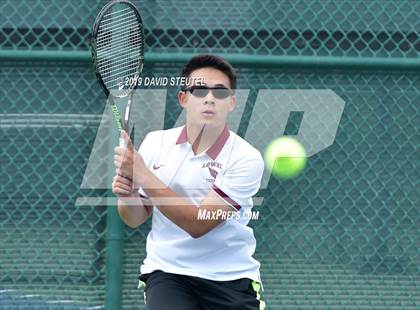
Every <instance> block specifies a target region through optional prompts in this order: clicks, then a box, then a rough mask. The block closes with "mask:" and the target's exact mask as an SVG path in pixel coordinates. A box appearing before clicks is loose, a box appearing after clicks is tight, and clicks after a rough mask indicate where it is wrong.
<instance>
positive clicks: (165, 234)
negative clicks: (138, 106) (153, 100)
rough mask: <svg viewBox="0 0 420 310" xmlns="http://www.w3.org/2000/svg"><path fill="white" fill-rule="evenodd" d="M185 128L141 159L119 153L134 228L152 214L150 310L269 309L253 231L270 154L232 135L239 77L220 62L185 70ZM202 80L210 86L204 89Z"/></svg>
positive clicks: (145, 271)
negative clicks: (253, 212) (229, 124)
mask: <svg viewBox="0 0 420 310" xmlns="http://www.w3.org/2000/svg"><path fill="white" fill-rule="evenodd" d="M182 76H183V77H189V78H190V79H188V80H189V81H191V83H190V84H189V85H188V87H185V88H183V89H182V90H181V91H180V92H179V93H178V100H179V104H180V105H181V106H182V107H183V108H184V109H185V110H186V124H185V126H182V127H179V128H174V129H169V130H160V131H154V132H150V133H149V134H148V135H147V136H146V138H145V139H144V141H143V143H142V145H141V146H140V149H139V151H138V152H136V151H135V150H133V146H132V144H131V142H130V141H129V139H128V136H127V135H126V134H125V133H122V134H123V137H124V138H125V139H126V140H127V142H128V146H127V148H126V149H124V148H120V147H117V148H116V149H115V165H116V167H117V175H116V176H115V177H114V181H113V185H112V188H113V192H114V193H115V194H116V195H117V196H118V198H119V199H118V211H119V214H120V216H121V218H122V220H123V221H124V222H125V223H126V224H127V225H129V226H130V227H137V226H138V225H140V224H142V223H144V222H145V221H146V219H147V218H148V217H149V216H150V215H151V214H153V218H152V229H151V231H150V232H149V234H148V237H147V245H146V250H147V257H146V259H145V260H144V263H143V265H142V266H141V276H140V279H141V280H142V281H144V282H145V283H146V289H145V301H146V304H147V309H149V310H166V309H170V310H178V309H179V310H219V309H226V310H228V309H241V310H247V309H250V310H251V309H252V310H257V309H262V308H263V306H264V303H263V302H262V301H260V295H259V288H260V282H261V281H260V274H259V267H260V264H259V263H258V262H257V261H256V260H255V259H254V258H253V257H252V255H253V253H254V251H255V244H256V242H255V238H254V234H253V230H252V229H251V228H250V227H248V226H247V224H248V222H249V218H248V217H247V216H246V215H249V212H250V210H251V209H252V196H253V195H255V194H256V192H257V191H258V189H259V186H260V181H261V177H262V174H263V170H264V162H263V160H262V157H261V154H260V153H259V152H258V151H257V150H256V149H255V148H253V147H252V146H251V145H249V144H248V143H247V142H246V141H245V140H243V139H242V138H240V137H239V136H238V135H236V134H235V133H234V132H232V131H230V130H229V129H228V127H227V124H226V121H227V116H228V114H229V113H230V112H232V111H233V110H234V108H235V105H236V98H235V95H234V89H235V88H236V75H235V72H234V70H233V68H232V67H231V65H230V64H229V63H228V62H226V61H225V60H224V59H222V58H220V57H217V56H213V55H200V56H196V57H193V58H192V59H191V60H190V61H189V62H188V63H187V64H186V65H185V67H184V68H183V71H182ZM195 81H197V82H201V83H202V84H200V85H198V84H197V83H196V82H195Z"/></svg>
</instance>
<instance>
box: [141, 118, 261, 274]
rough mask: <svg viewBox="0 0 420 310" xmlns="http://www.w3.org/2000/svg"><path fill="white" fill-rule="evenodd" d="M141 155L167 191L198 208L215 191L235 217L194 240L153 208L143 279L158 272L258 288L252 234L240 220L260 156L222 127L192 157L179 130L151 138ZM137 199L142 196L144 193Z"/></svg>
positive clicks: (257, 180)
mask: <svg viewBox="0 0 420 310" xmlns="http://www.w3.org/2000/svg"><path fill="white" fill-rule="evenodd" d="M139 153H140V154H141V155H142V156H143V158H144V161H145V163H146V165H147V166H148V168H149V169H150V170H151V171H153V173H154V174H155V175H156V176H157V177H158V178H159V179H160V180H161V181H162V182H163V183H165V184H166V186H168V187H169V188H170V189H171V190H173V191H174V192H176V193H177V194H178V195H180V196H182V197H183V198H185V199H188V200H189V201H191V202H192V203H193V204H195V205H197V207H198V206H199V203H200V202H201V201H202V200H203V199H204V198H205V197H206V196H207V195H208V193H209V191H210V190H213V191H214V192H215V193H216V194H217V195H219V196H220V197H221V198H222V199H224V200H225V201H226V202H227V203H228V204H229V205H231V206H232V210H233V211H235V212H238V213H234V212H233V214H234V215H235V216H234V217H232V218H230V219H227V220H225V221H224V222H222V223H221V224H219V225H218V226H216V227H215V228H214V229H212V230H211V231H210V232H208V233H207V234H205V235H204V236H202V237H200V238H196V239H194V238H192V237H191V236H190V235H189V234H188V233H187V232H186V231H184V230H183V229H181V228H180V227H178V226H177V225H176V224H174V223H173V222H172V221H171V220H169V219H168V218H167V217H166V216H165V215H163V213H161V212H160V211H159V209H158V208H153V216H152V229H151V231H150V232H149V234H148V236H147V243H146V251H147V257H146V259H145V260H144V262H143V265H142V266H141V269H140V271H141V273H142V274H147V273H150V272H153V271H155V270H162V271H164V272H168V273H175V274H182V275H189V276H195V277H200V278H204V279H210V280H216V281H229V280H235V279H240V278H249V279H252V280H256V281H259V282H261V280H260V274H259V268H260V263H259V262H258V261H256V260H255V259H254V258H253V257H252V255H253V254H254V252H255V246H256V241H255V237H254V233H253V230H252V228H250V227H248V226H247V224H248V222H249V218H247V217H246V216H243V215H244V213H248V214H249V213H250V211H251V209H252V207H253V205H252V196H253V195H255V194H256V193H257V191H258V189H259V186H260V181H261V177H262V174H263V170H264V161H263V159H262V157H261V154H260V153H259V151H258V150H257V149H255V148H254V147H252V146H251V145H250V144H249V143H248V142H246V141H245V140H244V139H242V138H241V137H239V136H238V135H237V134H236V133H234V132H232V131H230V130H229V129H228V128H227V127H225V129H224V130H223V132H222V133H221V135H220V136H219V137H218V139H217V140H216V142H215V143H214V145H213V146H211V147H210V148H209V149H207V150H206V151H205V152H203V153H201V154H197V155H194V152H193V150H192V148H191V144H190V143H189V142H188V141H187V132H186V127H185V126H183V127H178V128H174V129H169V130H159V131H154V132H150V133H149V134H148V135H147V136H146V138H145V139H144V141H143V143H142V144H141V146H140V149H139ZM139 193H140V195H143V196H145V195H146V193H145V192H144V191H143V190H142V189H140V190H139Z"/></svg>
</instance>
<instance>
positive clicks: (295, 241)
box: [0, 0, 420, 309]
mask: <svg viewBox="0 0 420 310" xmlns="http://www.w3.org/2000/svg"><path fill="white" fill-rule="evenodd" d="M133 2H134V3H135V4H136V5H137V6H138V8H139V9H140V12H141V15H142V17H143V20H144V27H145V35H146V55H145V65H146V67H145V70H144V71H143V76H168V77H169V76H178V75H179V71H180V69H181V66H182V64H183V63H184V62H186V61H187V60H188V59H189V58H190V57H191V56H192V55H194V54H197V53H217V54H219V55H221V56H223V57H226V58H227V59H228V60H229V61H231V62H232V63H233V65H234V66H235V68H237V71H238V76H239V83H238V84H239V85H238V87H239V88H242V89H250V93H249V98H248V100H247V102H246V105H245V108H244V114H243V117H242V119H241V122H240V125H239V127H238V133H239V134H240V135H241V136H246V134H247V131H248V132H249V131H252V130H253V128H254V126H256V128H258V130H254V131H253V132H254V134H255V133H256V134H257V135H258V134H261V136H263V135H264V131H270V130H271V128H273V126H274V124H272V123H270V122H271V120H272V119H273V118H268V119H269V120H270V121H267V120H266V119H265V118H264V113H262V114H261V118H260V121H259V122H258V124H255V123H252V122H250V121H249V120H250V117H251V114H252V111H253V107H254V104H255V100H256V96H257V93H258V91H259V90H261V89H331V90H332V91H334V92H335V93H336V94H337V95H338V96H340V97H341V98H342V99H343V100H344V101H345V103H346V104H345V108H344V112H343V114H342V117H341V121H340V124H339V127H338V130H337V134H336V137H335V141H334V143H333V144H332V145H331V146H330V147H328V148H326V149H324V150H322V151H321V152H318V153H317V154H314V155H313V156H311V157H310V158H309V160H308V165H307V167H306V169H305V171H304V172H303V173H302V174H301V175H300V176H299V177H297V178H295V179H292V180H288V181H280V180H277V179H275V178H271V179H270V180H269V182H268V184H267V185H266V186H265V187H263V188H262V189H261V190H260V192H259V193H258V196H259V197H264V202H263V205H262V206H258V207H256V208H257V210H259V211H260V218H259V220H256V221H251V226H252V227H253V228H254V231H255V234H256V239H257V250H256V254H255V257H256V258H257V259H258V260H259V261H260V262H261V263H262V269H261V271H262V278H263V284H264V289H265V291H264V292H263V295H262V297H263V299H264V300H265V301H266V303H267V309H419V308H420V295H419V291H420V275H419V270H420V267H419V261H420V254H419V253H420V252H419V246H420V236H419V227H420V211H419V205H420V199H419V179H420V178H419V168H418V163H419V150H418V146H419V144H420V135H419V103H420V78H419V72H420V57H419V56H420V54H419V52H420V39H419V30H420V2H419V1H416V0H412V1H410V0H406V1H404V0H394V1H387V0H372V1H356V0H340V1H329V0H326V1H321V0H296V1H269V0H268V1H245V0H230V1H192V0H178V1H175V0H167V1H163V0H158V1H133ZM104 3H106V2H105V1H93V0H84V1H70V0H55V1H52V0H51V1H46V0H27V1H23V0H2V1H0V26H1V27H0V85H1V86H0V98H1V107H2V109H1V112H0V115H1V118H0V148H1V157H0V162H1V166H0V167H1V170H0V172H1V173H0V178H1V179H0V203H1V205H0V308H1V309H103V308H107V309H144V304H143V292H142V290H141V289H137V277H138V270H139V265H140V263H141V262H142V260H143V258H144V256H145V239H146V235H147V233H148V231H149V229H150V226H149V225H150V223H147V224H145V225H143V226H141V227H140V228H138V229H130V228H128V227H126V226H124V225H122V223H121V222H120V221H119V219H118V216H117V215H116V212H115V208H113V207H109V206H107V203H102V204H101V203H94V204H92V205H90V206H89V205H88V204H86V203H85V204H82V205H80V204H76V201H77V199H78V198H83V197H99V198H100V197H109V196H110V193H109V191H108V190H107V189H98V188H92V189H81V183H82V179H83V176H84V173H85V170H86V167H87V164H88V160H89V156H90V154H91V150H92V147H93V144H94V141H95V137H96V133H97V131H98V127H99V124H100V121H101V119H102V114H103V112H104V106H105V102H106V98H105V96H104V94H103V92H102V90H101V89H100V87H99V86H98V84H97V82H96V78H95V74H94V71H93V68H92V64H91V60H90V50H89V40H90V34H91V27H92V24H93V22H94V19H95V17H96V14H97V13H98V12H99V10H100V8H101V7H102V6H103V5H104ZM175 94H176V89H169V90H168V94H167V97H166V106H165V110H164V111H163V112H162V113H160V114H159V115H156V113H155V114H154V112H153V110H152V109H145V110H144V117H146V119H153V118H159V119H162V118H164V124H163V127H164V128H171V127H173V126H174V124H175V122H176V120H177V118H178V116H179V113H180V112H181V111H180V109H179V108H178V107H177V105H176V97H175ZM265 113H266V115H273V113H275V111H273V106H272V105H270V104H268V103H267V108H266V110H265ZM162 114H164V115H162ZM274 115H275V114H274ZM301 119H302V115H300V114H299V113H292V114H291V115H290V117H289V119H288V121H287V124H285V126H286V132H284V133H283V132H279V133H278V136H281V135H283V134H290V135H295V134H297V132H298V130H299V124H300V121H301ZM140 125H144V124H140ZM268 142H269V141H267V144H268ZM103 143H104V147H107V146H106V144H107V143H108V144H109V145H113V143H115V141H103ZM137 143H139V141H138V142H137ZM260 151H263V150H260ZM104 177H106V176H103V175H98V178H99V179H100V178H104ZM95 201H97V200H95Z"/></svg>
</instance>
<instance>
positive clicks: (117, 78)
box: [96, 8, 143, 95]
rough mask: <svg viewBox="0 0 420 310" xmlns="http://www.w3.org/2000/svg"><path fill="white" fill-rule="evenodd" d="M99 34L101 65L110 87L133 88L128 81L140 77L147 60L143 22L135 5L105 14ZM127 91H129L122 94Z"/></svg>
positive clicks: (98, 44) (120, 89) (99, 65)
mask: <svg viewBox="0 0 420 310" xmlns="http://www.w3.org/2000/svg"><path fill="white" fill-rule="evenodd" d="M98 29H99V30H98V34H97V46H96V48H97V66H98V69H99V72H100V74H101V77H102V80H103V82H104V84H105V86H106V87H107V88H108V89H110V90H111V89H118V90H119V91H127V93H128V91H129V89H131V88H133V85H131V84H128V85H126V83H124V82H125V81H126V80H127V79H130V78H133V77H138V75H139V71H140V69H141V68H140V66H141V63H142V61H143V56H142V55H143V52H142V51H143V35H142V25H141V24H140V22H139V20H138V19H137V16H136V14H135V13H134V12H133V10H132V9H131V8H125V9H122V10H114V11H112V12H110V13H107V14H106V15H104V16H103V18H102V20H101V22H100V25H99V28H98ZM122 95H126V94H122Z"/></svg>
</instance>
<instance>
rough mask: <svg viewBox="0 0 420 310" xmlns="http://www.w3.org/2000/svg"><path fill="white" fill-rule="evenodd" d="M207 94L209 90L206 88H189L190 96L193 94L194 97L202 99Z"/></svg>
mask: <svg viewBox="0 0 420 310" xmlns="http://www.w3.org/2000/svg"><path fill="white" fill-rule="evenodd" d="M208 93H209V89H208V88H206V87H192V88H191V94H193V96H194V97H199V98H203V97H205V96H207V94H208Z"/></svg>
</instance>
